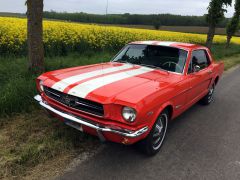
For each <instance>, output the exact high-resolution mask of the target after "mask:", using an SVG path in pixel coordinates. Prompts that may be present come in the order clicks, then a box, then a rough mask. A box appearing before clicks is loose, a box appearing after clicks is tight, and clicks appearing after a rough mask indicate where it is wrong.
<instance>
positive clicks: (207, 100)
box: [200, 84, 215, 105]
mask: <svg viewBox="0 0 240 180" xmlns="http://www.w3.org/2000/svg"><path fill="white" fill-rule="evenodd" d="M214 91H215V84H212V85H211V87H210V88H209V90H208V94H207V95H206V96H204V97H203V98H202V99H201V101H200V102H201V104H203V105H209V104H211V102H213V99H214V96H213V95H214Z"/></svg>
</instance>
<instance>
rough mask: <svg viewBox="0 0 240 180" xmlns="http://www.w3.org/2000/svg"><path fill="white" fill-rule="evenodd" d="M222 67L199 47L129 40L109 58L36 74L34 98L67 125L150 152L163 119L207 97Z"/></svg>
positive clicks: (160, 138)
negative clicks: (35, 93) (136, 145)
mask: <svg viewBox="0 0 240 180" xmlns="http://www.w3.org/2000/svg"><path fill="white" fill-rule="evenodd" d="M223 70H224V65H223V63H217V62H214V60H213V57H212V55H211V53H210V51H209V49H207V48H206V47H203V46H199V45H194V44H186V43H176V42H161V41H142V42H141V41H140V42H132V43H130V44H128V45H126V46H125V47H124V48H123V49H122V50H121V51H120V52H119V53H118V54H117V55H116V56H115V57H114V58H113V60H112V61H111V62H108V63H101V64H95V65H88V66H82V67H74V68H69V69H63V70H56V71H52V72H47V73H44V74H42V75H41V76H40V77H38V78H37V88H38V90H39V93H40V95H37V96H35V99H36V100H37V101H38V102H39V103H40V105H41V106H42V107H44V108H45V109H46V110H47V111H48V112H49V113H50V114H52V115H54V116H55V117H58V118H59V119H61V120H62V121H64V122H65V123H66V124H67V125H69V126H72V127H74V128H76V129H78V130H81V131H84V132H87V133H89V134H92V135H96V136H98V137H99V138H100V139H101V140H102V141H105V140H109V141H113V142H117V143H122V144H133V143H136V142H138V143H139V147H141V148H142V149H143V150H144V151H145V152H146V153H147V154H149V155H154V154H156V153H157V152H158V151H159V149H160V147H161V145H162V143H163V140H164V137H165V134H166V131H167V126H168V123H169V121H171V120H173V119H174V118H176V117H177V116H179V115H180V114H181V113H183V112H184V111H185V110H187V109H188V108H189V107H191V106H192V105H193V104H195V103H196V102H198V101H200V102H202V103H203V104H205V105H207V104H210V103H211V102H212V101H213V94H214V89H215V86H216V85H217V83H218V81H219V78H220V77H221V75H222V73H223Z"/></svg>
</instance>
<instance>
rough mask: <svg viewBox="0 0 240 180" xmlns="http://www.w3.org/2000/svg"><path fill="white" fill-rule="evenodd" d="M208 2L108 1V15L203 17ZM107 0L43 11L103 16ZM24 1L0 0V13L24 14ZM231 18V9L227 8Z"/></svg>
mask: <svg viewBox="0 0 240 180" xmlns="http://www.w3.org/2000/svg"><path fill="white" fill-rule="evenodd" d="M209 1H210V0H109V13H136V14H162V13H171V14H181V15H203V14H205V13H207V10H206V8H207V6H208V4H209ZM106 3H107V0H44V10H45V11H49V10H54V11H61V12H62V11H66V12H88V13H95V14H104V13H105V11H106ZM24 4H25V0H0V12H20V13H24V12H26V7H25V5H24ZM228 11H229V12H228V13H227V14H226V16H227V17H230V16H232V14H233V7H231V8H228Z"/></svg>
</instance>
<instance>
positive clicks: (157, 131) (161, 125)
mask: <svg viewBox="0 0 240 180" xmlns="http://www.w3.org/2000/svg"><path fill="white" fill-rule="evenodd" d="M168 119H169V112H168V111H167V110H164V111H163V112H162V113H161V114H160V115H159V117H158V119H157V120H156V122H155V124H154V125H153V127H152V130H151V131H150V133H149V134H148V136H147V137H146V138H145V139H143V140H142V141H140V142H139V143H138V144H137V147H138V148H139V149H140V150H141V151H143V152H144V153H145V154H147V155H149V156H153V155H155V154H157V153H158V152H159V151H160V149H161V147H162V144H163V142H164V139H165V135H166V132H167V127H168Z"/></svg>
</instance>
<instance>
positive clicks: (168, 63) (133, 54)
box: [113, 45, 187, 73]
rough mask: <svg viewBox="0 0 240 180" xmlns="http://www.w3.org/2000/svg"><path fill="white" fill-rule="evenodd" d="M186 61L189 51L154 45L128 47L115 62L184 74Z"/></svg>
mask: <svg viewBox="0 0 240 180" xmlns="http://www.w3.org/2000/svg"><path fill="white" fill-rule="evenodd" d="M186 59H187V51H185V50H182V49H177V48H172V47H165V46H154V45H127V46H126V47H125V48H123V50H122V51H121V52H120V53H119V54H118V55H117V56H116V57H115V58H114V60H113V61H114V62H123V63H131V64H137V65H142V66H148V67H152V68H160V69H164V70H166V71H171V72H176V73H182V72H183V69H184V66H185V62H186Z"/></svg>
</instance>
